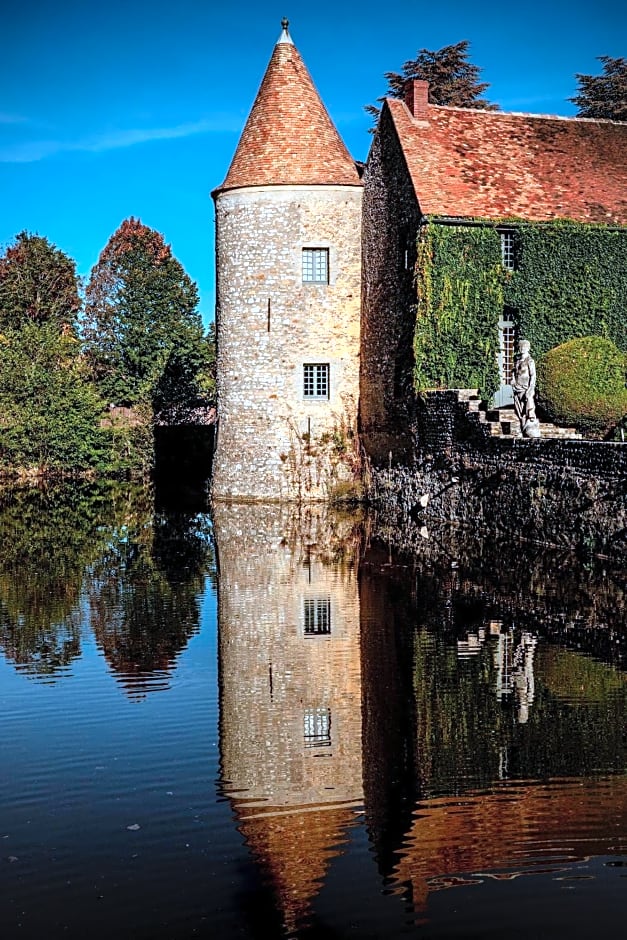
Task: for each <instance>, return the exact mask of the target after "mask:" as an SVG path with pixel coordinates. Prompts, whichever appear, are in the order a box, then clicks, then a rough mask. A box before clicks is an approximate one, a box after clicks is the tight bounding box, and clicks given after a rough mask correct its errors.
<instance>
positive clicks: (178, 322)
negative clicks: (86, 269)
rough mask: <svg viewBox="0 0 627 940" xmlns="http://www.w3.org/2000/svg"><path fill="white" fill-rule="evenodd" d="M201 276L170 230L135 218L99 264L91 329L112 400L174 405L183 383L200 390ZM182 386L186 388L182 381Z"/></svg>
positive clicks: (190, 390) (93, 278)
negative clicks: (187, 265)
mask: <svg viewBox="0 0 627 940" xmlns="http://www.w3.org/2000/svg"><path fill="white" fill-rule="evenodd" d="M197 306H198V291H197V288H196V285H195V284H194V282H193V281H192V280H191V279H190V278H189V277H188V275H187V274H186V273H185V271H184V270H183V267H182V265H181V264H180V262H179V261H177V259H176V258H174V256H173V255H172V251H171V249H170V246H169V245H166V244H165V242H164V240H163V237H162V235H160V234H159V233H158V232H156V231H155V230H154V229H151V228H148V226H146V225H143V224H142V223H141V222H140V221H139V220H138V219H134V218H129V219H127V220H126V221H124V222H123V223H122V224H121V226H120V227H119V229H118V230H117V231H116V232H114V234H113V235H112V236H111V238H110V239H109V241H108V242H107V244H106V246H105V248H104V250H103V251H102V253H101V255H100V258H99V259H98V262H97V264H96V265H95V266H94V268H93V269H92V271H91V275H90V278H89V283H88V285H87V289H86V298H85V318H84V323H83V336H84V340H85V350H86V355H87V358H88V361H89V363H90V365H91V368H92V370H93V374H94V376H95V379H96V381H97V384H98V386H99V388H100V390H101V392H102V394H103V396H104V397H105V399H106V400H107V401H109V402H111V403H114V404H118V405H122V404H123V405H130V406H132V405H135V404H137V403H138V402H139V401H142V400H143V401H150V402H153V399H156V400H155V401H154V404H155V406H156V407H157V408H158V409H159V410H167V409H168V407H169V405H170V404H175V403H176V402H175V401H173V399H176V398H177V396H178V397H179V398H180V391H181V388H180V387H177V386H176V383H172V382H169V383H168V381H167V377H168V373H169V372H172V373H173V374H175V375H176V377H177V382H180V383H182V385H183V384H184V385H185V387H186V396H188V397H189V396H194V395H198V394H200V373H201V370H202V365H203V363H204V360H205V351H204V344H205V336H204V330H203V326H202V322H201V318H200V314H199V313H198V310H197ZM182 385H181V387H182Z"/></svg>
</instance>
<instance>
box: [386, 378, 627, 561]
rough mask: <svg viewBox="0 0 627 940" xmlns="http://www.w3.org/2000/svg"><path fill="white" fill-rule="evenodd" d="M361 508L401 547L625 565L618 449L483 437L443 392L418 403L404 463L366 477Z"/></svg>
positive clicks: (626, 516) (624, 457)
mask: <svg viewBox="0 0 627 940" xmlns="http://www.w3.org/2000/svg"><path fill="white" fill-rule="evenodd" d="M370 500H371V502H372V504H373V505H374V506H376V507H377V509H378V511H379V523H380V524H382V525H383V526H384V527H386V528H389V531H390V537H391V538H392V540H393V541H394V542H395V543H397V544H398V546H399V547H401V548H408V549H411V548H412V547H413V548H416V547H418V546H420V545H421V544H424V541H425V539H431V538H434V539H436V540H439V541H441V542H444V543H446V542H447V540H448V541H449V542H450V540H451V539H453V540H454V541H455V540H457V541H459V540H461V541H464V539H465V538H466V539H470V540H478V539H480V538H484V539H485V538H492V539H494V540H497V541H498V540H501V541H502V542H503V543H504V544H506V545H508V546H510V548H511V545H512V544H516V543H519V542H521V541H522V542H527V543H536V544H541V545H552V546H556V547H559V548H563V549H568V550H573V551H577V552H579V553H583V554H584V555H593V554H597V555H603V556H604V557H606V558H608V559H610V560H612V561H616V562H619V563H623V564H624V562H625V560H627V445H626V444H622V443H612V442H599V441H589V440H560V439H555V438H540V439H518V440H516V439H509V440H508V439H503V440H501V439H499V438H485V437H483V435H482V434H481V432H480V430H479V429H478V428H477V427H476V426H475V425H474V424H473V423H472V421H470V420H469V416H468V415H463V414H462V413H461V410H460V403H459V402H458V400H457V396H456V393H454V392H452V391H449V392H441V393H435V394H431V395H430V396H429V399H428V402H426V403H424V404H423V407H422V411H421V418H420V421H419V422H418V424H417V425H416V428H415V450H414V455H413V460H412V461H411V462H399V463H397V464H390V465H388V466H387V467H386V466H385V465H382V466H379V467H378V468H374V469H373V470H372V471H371V488H370ZM450 544H453V542H450ZM508 553H509V554H510V555H511V551H509V552H508Z"/></svg>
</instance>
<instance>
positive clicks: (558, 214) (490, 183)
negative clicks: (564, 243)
mask: <svg viewBox="0 0 627 940" xmlns="http://www.w3.org/2000/svg"><path fill="white" fill-rule="evenodd" d="M385 106H387V107H388V108H389V109H390V112H391V115H392V119H393V122H394V126H395V128H396V131H397V134H398V138H399V141H400V144H401V146H402V149H403V152H404V154H405V160H406V162H407V167H408V170H409V173H410V176H411V179H412V183H413V186H414V191H415V193H416V198H417V200H418V202H419V205H420V208H421V210H422V212H423V214H424V215H445V216H454V217H477V218H489V219H493V218H503V217H509V216H514V217H518V218H524V219H528V220H530V221H542V220H548V219H555V218H569V219H574V220H576V221H580V222H607V223H622V224H624V223H627V123H618V122H613V121H593V120H584V119H581V118H559V117H547V116H542V115H531V114H508V113H506V112H501V111H479V110H471V109H469V108H447V107H437V106H434V105H429V106H428V108H427V110H426V114H427V117H428V120H416V119H414V117H413V116H412V114H411V113H410V111H409V110H408V108H407V106H406V105H405V103H404V102H403V101H401V100H400V99H393V98H388V99H386V103H385Z"/></svg>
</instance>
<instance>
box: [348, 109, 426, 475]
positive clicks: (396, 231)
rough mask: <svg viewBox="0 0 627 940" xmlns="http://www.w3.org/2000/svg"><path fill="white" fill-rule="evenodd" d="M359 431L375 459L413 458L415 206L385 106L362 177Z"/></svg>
mask: <svg viewBox="0 0 627 940" xmlns="http://www.w3.org/2000/svg"><path fill="white" fill-rule="evenodd" d="M364 183H365V186H364V205H363V213H362V234H363V259H364V279H363V287H362V315H361V316H362V320H361V338H362V357H361V378H360V406H359V411H360V422H359V424H360V433H361V438H362V441H363V444H364V447H365V450H366V452H367V453H368V454H369V455H370V456H371V457H372V458H373V460H374V461H375V462H378V461H380V460H383V459H385V460H387V456H388V453H389V451H392V452H393V453H394V454H395V456H396V459H397V460H403V459H409V458H410V455H411V433H410V425H411V419H412V416H413V411H412V404H413V400H414V396H413V368H414V358H413V338H414V326H415V308H414V305H415V302H416V295H415V288H414V267H415V263H416V238H417V231H418V224H419V218H420V211H419V206H418V204H417V202H416V196H415V193H414V191H413V187H412V184H411V180H410V179H409V177H408V174H407V166H406V163H405V159H404V157H403V154H402V152H401V150H400V147H399V143H398V139H397V137H396V134H395V133H394V130H393V127H392V122H391V118H390V115H389V113H388V111H387V109H385V108H384V111H383V113H382V115H381V120H380V122H379V127H378V128H377V133H376V136H375V140H374V143H373V146H372V149H371V152H370V154H369V157H368V165H367V168H366V172H365V176H364Z"/></svg>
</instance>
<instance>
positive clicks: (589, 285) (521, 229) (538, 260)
mask: <svg viewBox="0 0 627 940" xmlns="http://www.w3.org/2000/svg"><path fill="white" fill-rule="evenodd" d="M626 235H627V228H623V229H616V228H609V227H608V226H605V225H595V224H584V223H580V222H571V221H563V220H560V221H556V222H538V223H532V224H529V223H521V224H520V225H518V226H517V231H516V242H517V246H516V247H517V251H516V258H517V264H516V270H515V271H514V272H512V274H511V275H510V276H509V277H508V279H507V283H506V287H505V303H506V304H508V305H509V306H511V307H512V308H513V309H514V311H515V317H516V321H517V326H518V332H519V335H520V336H524V337H525V339H528V340H529V341H530V343H531V346H532V350H533V353H534V355H535V356H536V358H538V357H540V356H542V355H543V354H544V353H546V352H547V351H548V350H549V349H553V348H554V347H555V346H559V345H560V344H561V343H565V342H567V341H568V340H571V339H575V338H577V337H580V336H603V337H605V338H606V339H611V340H613V342H615V343H616V345H617V346H618V347H619V349H621V350H622V351H623V352H627V318H626V317H625V307H626V305H627V265H625V249H626V248H627V243H626V242H625V236H626Z"/></svg>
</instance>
